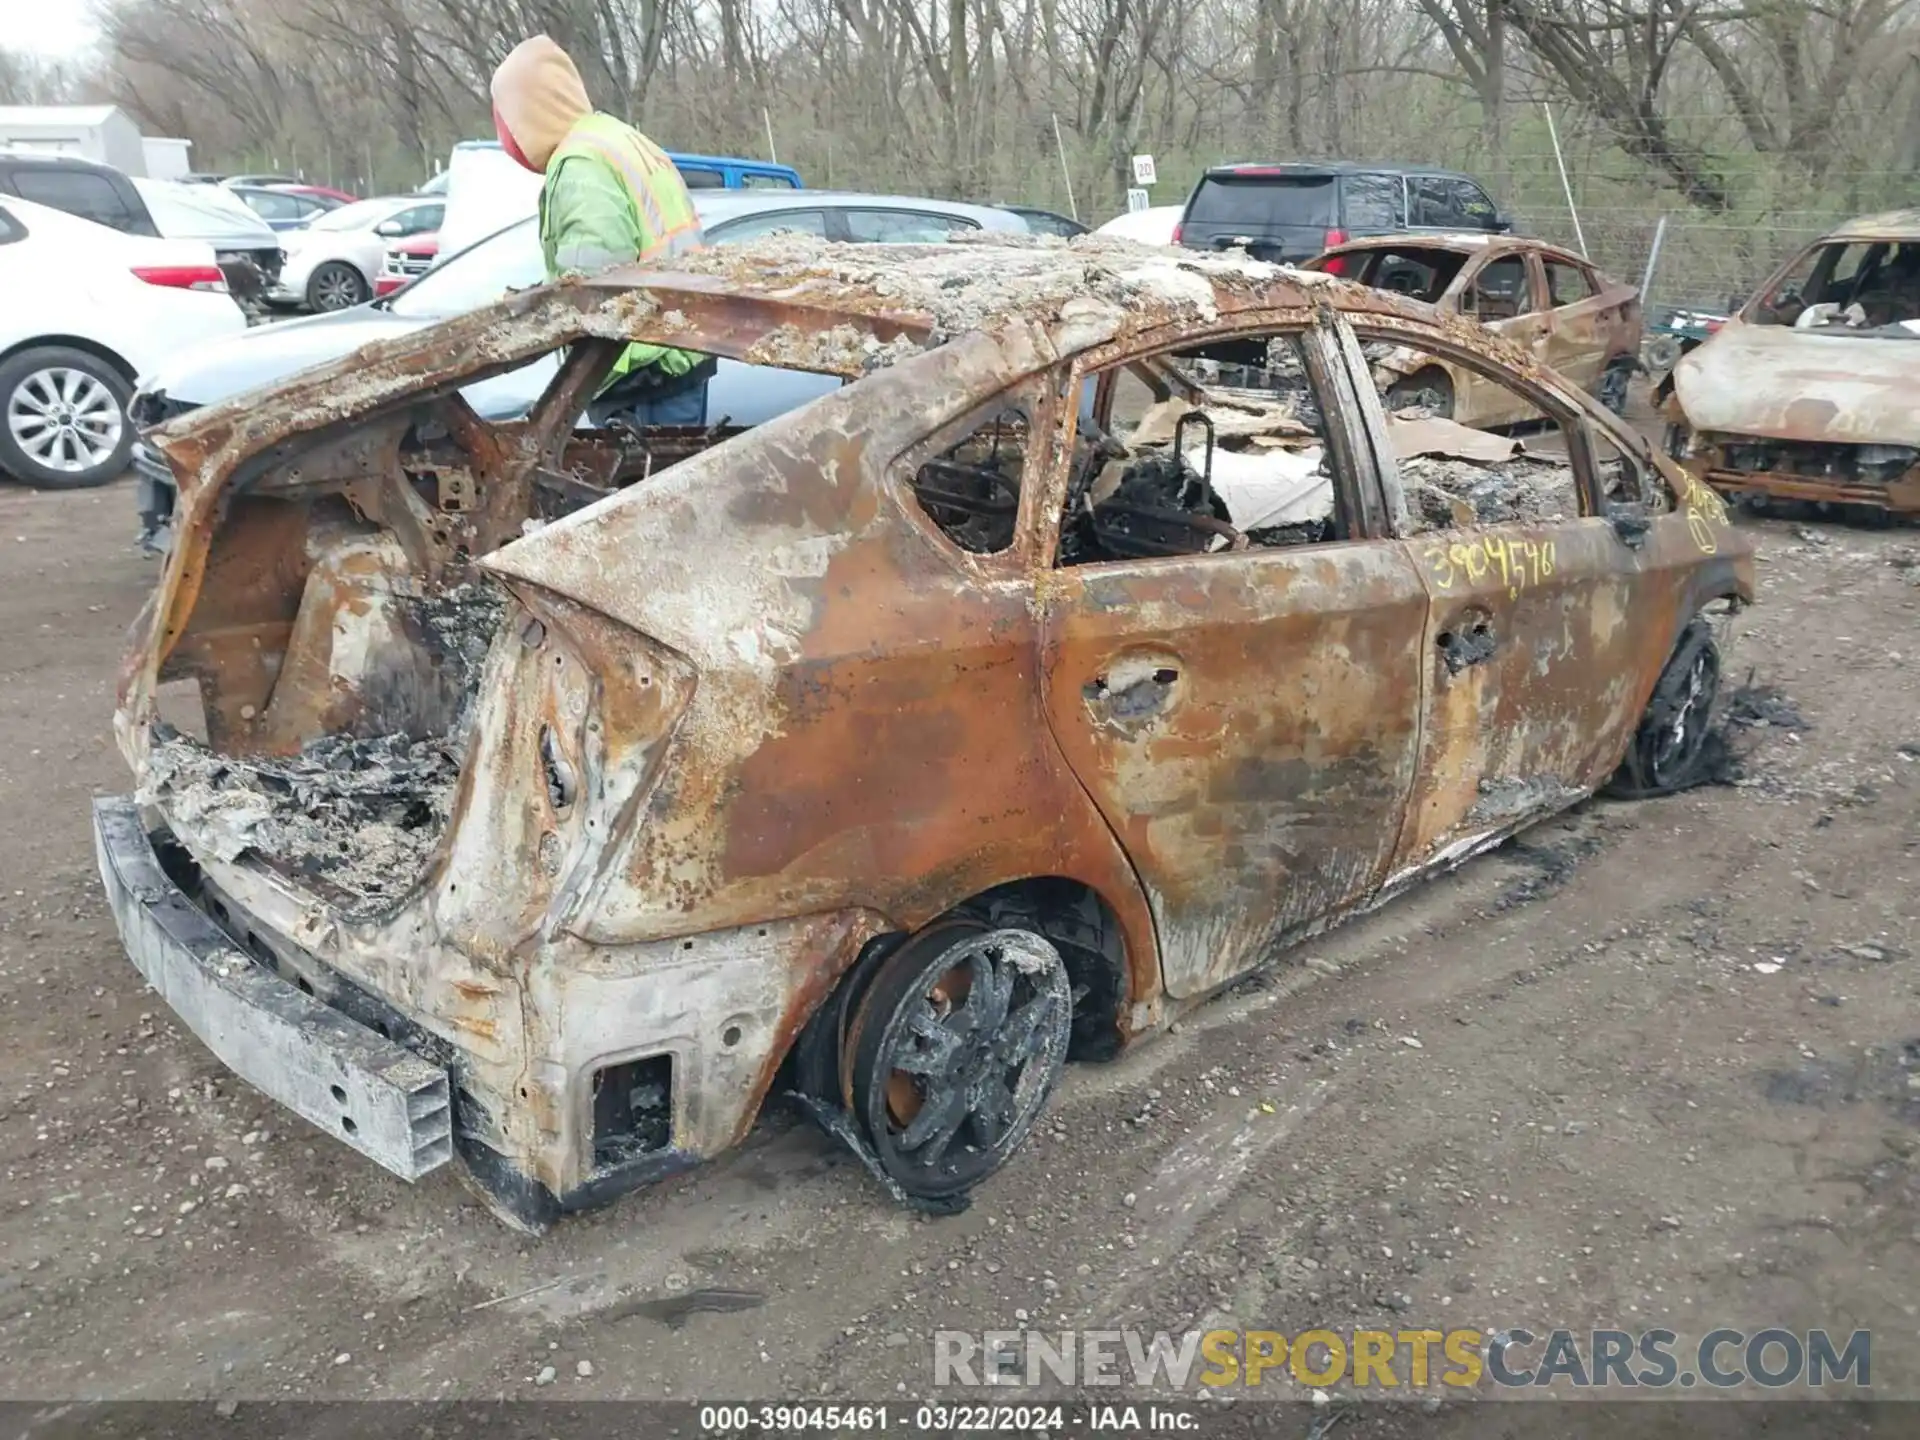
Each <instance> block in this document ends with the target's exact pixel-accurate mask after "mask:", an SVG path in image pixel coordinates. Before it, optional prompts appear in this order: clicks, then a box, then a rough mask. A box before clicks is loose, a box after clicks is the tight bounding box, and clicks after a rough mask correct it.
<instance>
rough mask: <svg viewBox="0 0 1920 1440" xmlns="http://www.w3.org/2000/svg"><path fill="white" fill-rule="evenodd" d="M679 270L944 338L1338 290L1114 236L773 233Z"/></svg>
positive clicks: (1311, 276)
mask: <svg viewBox="0 0 1920 1440" xmlns="http://www.w3.org/2000/svg"><path fill="white" fill-rule="evenodd" d="M672 268H673V271H674V272H676V273H685V274H691V275H701V276H707V277H711V278H713V279H718V280H723V281H725V282H727V283H728V284H730V285H737V286H740V287H742V288H743V289H749V290H755V291H759V292H762V293H765V292H767V291H780V290H795V291H798V292H800V294H801V295H804V294H805V293H806V292H807V291H808V290H810V289H819V290H831V292H832V296H833V300H834V302H835V304H836V305H838V306H840V307H841V308H844V309H847V310H851V311H855V312H857V313H863V314H885V313H909V314H921V315H927V316H931V317H932V319H933V320H934V322H935V324H936V325H937V326H938V327H939V330H940V332H941V336H940V337H937V338H944V336H946V335H955V334H959V333H961V332H963V331H967V330H977V329H979V328H981V327H982V326H984V325H987V324H989V323H990V322H992V321H993V320H994V319H996V318H999V317H1001V316H1004V315H1007V314H1009V313H1012V312H1015V311H1028V312H1038V313H1040V314H1042V315H1047V316H1049V317H1051V316H1055V315H1058V314H1059V313H1060V310H1061V307H1063V306H1065V305H1067V304H1068V303H1069V302H1072V301H1085V300H1089V299H1091V300H1096V301H1106V302H1109V303H1111V304H1113V305H1117V306H1120V307H1122V308H1134V307H1139V306H1143V305H1146V306H1154V305H1157V306H1162V307H1166V308H1168V309H1186V310H1190V311H1193V312H1195V313H1198V314H1201V315H1211V314H1212V313H1213V308H1214V287H1215V286H1216V285H1218V286H1221V287H1226V288H1235V289H1244V288H1247V287H1250V286H1252V285H1257V284H1261V283H1268V282H1272V281H1275V280H1283V279H1284V280H1288V281H1292V282H1294V283H1296V284H1298V285H1300V286H1301V287H1302V288H1306V287H1310V286H1314V285H1322V284H1327V283H1329V278H1328V277H1326V276H1323V275H1319V274H1315V273H1309V272H1302V271H1293V270H1286V269H1283V268H1282V267H1280V266H1278V265H1271V264H1267V263H1265V262H1264V261H1259V260H1252V259H1249V258H1247V257H1246V256H1244V255H1239V256H1236V255H1217V254H1207V253H1204V252H1201V251H1190V252H1175V251H1169V250H1167V249H1166V248H1164V247H1161V246H1149V245H1139V244H1135V243H1134V242H1132V241H1128V240H1116V239H1113V238H1112V237H1109V236H1099V237H1094V236H1081V237H1079V238H1077V239H1074V240H1072V241H1066V242H1062V241H1060V240H1057V239H1052V238H1045V237H1037V236H1019V235H997V234H996V235H993V236H991V237H986V238H981V239H964V240H957V241H954V242H951V243H948V244H944V245H845V244H836V243H834V242H832V241H828V240H822V239H819V238H818V237H815V236H804V235H772V236H768V237H767V238H766V239H764V240H758V241H754V242H752V243H750V244H744V245H716V246H710V247H708V248H706V249H704V250H696V251H692V252H690V253H689V254H686V255H683V256H680V257H679V258H677V259H676V260H675V261H674V264H673V267H672Z"/></svg>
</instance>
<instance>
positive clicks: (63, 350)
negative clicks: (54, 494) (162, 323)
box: [0, 345, 133, 490]
mask: <svg viewBox="0 0 1920 1440" xmlns="http://www.w3.org/2000/svg"><path fill="white" fill-rule="evenodd" d="M131 398H132V388H131V387H130V386H129V385H128V384H127V381H126V377H125V376H123V375H121V373H120V372H119V371H118V370H116V369H115V368H114V367H113V366H112V365H110V364H108V363H107V362H106V361H105V360H102V359H101V358H100V357H99V356H97V355H91V354H89V353H87V352H86V351H84V350H74V349H70V348H68V347H67V346H64V345H43V346H36V347H34V348H32V349H28V350H22V351H20V352H19V353H18V354H16V355H14V356H12V357H10V358H9V359H8V360H7V361H6V363H5V364H0V470H5V471H7V472H8V473H9V474H11V475H13V476H14V477H16V478H17V479H20V480H23V481H25V482H26V483H27V484H29V485H34V486H38V487H40V488H42V489H48V490H78V489H82V488H84V487H86V486H90V485H104V484H105V483H106V482H107V481H109V480H111V479H113V478H114V477H115V476H116V475H118V474H120V472H121V471H123V470H125V469H126V468H127V457H128V456H129V455H130V454H131V453H132V451H133V424H132V422H131V421H129V420H128V419H127V402H128V400H130V399H131Z"/></svg>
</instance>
